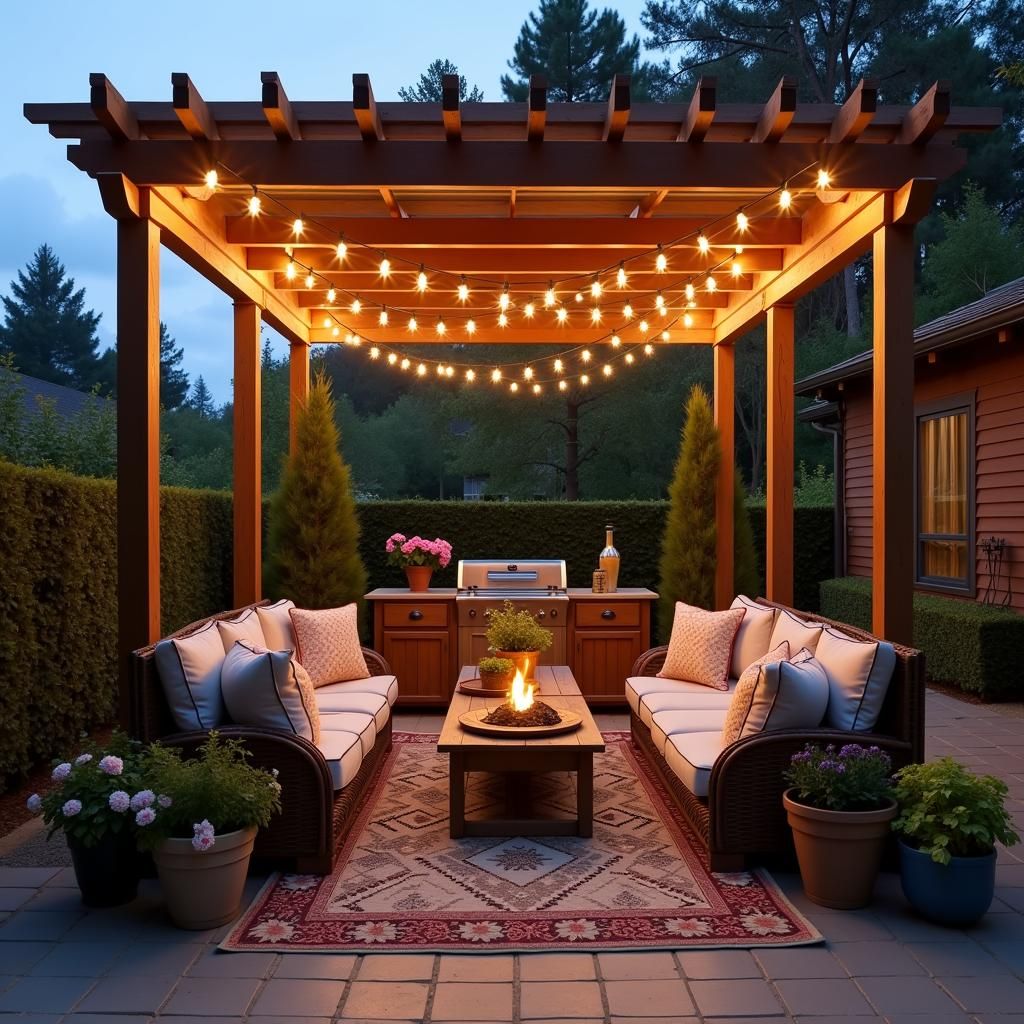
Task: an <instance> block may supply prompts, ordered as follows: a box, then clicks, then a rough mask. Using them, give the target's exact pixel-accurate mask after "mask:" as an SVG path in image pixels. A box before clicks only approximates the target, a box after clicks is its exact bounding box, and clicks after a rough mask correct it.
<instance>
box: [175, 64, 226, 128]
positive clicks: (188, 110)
mask: <svg viewBox="0 0 1024 1024" xmlns="http://www.w3.org/2000/svg"><path fill="white" fill-rule="evenodd" d="M171 102H172V103H173V104H174V112H175V114H177V115H178V120H179V121H180V122H181V123H182V126H183V127H184V129H185V131H187V132H188V133H189V135H191V136H192V138H193V139H197V140H204V139H213V140H215V139H219V138H220V132H219V131H218V129H217V122H216V121H215V120H214V118H213V115H212V114H211V113H210V108H209V107H208V106H207V105H206V101H205V100H204V99H203V97H202V96H200V95H199V90H198V89H197V88H196V87H195V85H194V84H193V82H192V79H191V78H189V77H188V75H186V74H185V73H184V72H181V71H175V72H174V73H173V74H172V75H171Z"/></svg>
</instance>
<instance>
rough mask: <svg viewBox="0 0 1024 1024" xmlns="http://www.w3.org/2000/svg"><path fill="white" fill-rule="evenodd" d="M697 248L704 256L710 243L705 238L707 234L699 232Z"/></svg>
mask: <svg viewBox="0 0 1024 1024" xmlns="http://www.w3.org/2000/svg"><path fill="white" fill-rule="evenodd" d="M697 248H698V249H700V251H701V252H702V253H704V255H705V256H706V255H707V253H708V251H709V250H710V249H711V243H710V242H709V241H708V239H707V235H704V234H701V235H698V236H697Z"/></svg>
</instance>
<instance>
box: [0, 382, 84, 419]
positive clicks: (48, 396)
mask: <svg viewBox="0 0 1024 1024" xmlns="http://www.w3.org/2000/svg"><path fill="white" fill-rule="evenodd" d="M6 373H7V374H9V376H10V384H11V387H12V388H13V390H16V391H18V392H20V393H21V398H22V416H23V418H24V420H26V421H27V420H28V419H29V418H30V417H32V416H36V415H38V414H39V411H40V409H41V408H42V406H43V404H46V405H48V406H51V407H52V408H53V411H54V413H55V414H56V415H57V416H58V417H59V418H60V419H61V420H70V419H73V418H74V417H75V416H77V415H78V414H79V413H80V412H81V411H82V410H83V409H84V408H86V407H87V406H89V405H93V404H95V403H96V402H100V401H104V399H101V398H98V397H97V396H96V395H94V394H91V393H90V392H87V391H76V390H75V389H74V388H68V387H65V386H64V385H63V384H54V383H53V382H52V381H48V380H40V379H39V378H38V377H30V376H28V375H27V374H24V373H17V372H16V371H11V370H8V371H6Z"/></svg>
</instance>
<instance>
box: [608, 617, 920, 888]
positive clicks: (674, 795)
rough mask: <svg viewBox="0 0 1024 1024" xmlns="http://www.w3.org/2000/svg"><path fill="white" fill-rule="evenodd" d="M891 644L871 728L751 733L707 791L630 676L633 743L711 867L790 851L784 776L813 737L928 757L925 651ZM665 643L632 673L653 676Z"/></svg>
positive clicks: (899, 756)
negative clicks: (690, 776) (698, 791)
mask: <svg viewBox="0 0 1024 1024" xmlns="http://www.w3.org/2000/svg"><path fill="white" fill-rule="evenodd" d="M757 603H758V604H760V605H764V606H766V607H773V608H779V609H782V610H785V611H788V612H790V613H791V614H794V615H797V616H799V617H800V618H803V619H806V620H808V621H811V622H814V623H823V624H824V625H826V626H832V627H834V628H835V629H838V630H841V631H843V632H844V633H846V634H848V635H849V636H850V637H852V638H853V639H856V640H866V641H871V640H876V639H877V637H873V636H872V635H871V634H869V633H866V632H864V631H863V630H860V629H856V628H854V627H852V626H848V625H846V624H845V623H842V622H835V621H832V620H830V619H826V618H823V617H822V616H820V615H808V614H807V613H805V612H799V611H795V610H794V609H791V608H787V607H786V606H784V605H780V604H773V603H772V602H769V601H766V600H764V599H763V598H759V599H758V601H757ZM893 647H894V649H895V652H896V665H895V669H894V671H893V675H892V678H891V680H890V683H889V688H888V690H887V692H886V695H885V700H884V703H883V705H882V709H881V713H880V715H879V718H878V721H877V723H876V725H875V727H874V730H873V731H872V732H870V733H866V732H844V731H839V730H835V729H828V728H817V729H808V730H799V731H797V730H780V731H774V732H761V733H758V734H757V735H753V736H748V737H747V738H745V739H741V740H739V741H738V742H736V743H733V744H731V745H729V746H726V747H725V748H724V749H722V750H721V752H720V753H718V754H717V756H716V757H715V759H714V761H713V764H712V765H711V771H710V777H709V778H708V779H707V796H706V797H700V796H697V795H695V794H694V793H693V792H692V791H691V790H690V788H688V787H687V785H686V784H685V783H684V782H683V781H682V779H681V778H680V777H679V774H677V772H676V771H674V770H673V768H672V767H671V766H670V765H669V763H668V761H667V760H666V757H665V756H664V755H663V754H662V753H661V751H660V750H659V749H658V744H657V743H656V741H655V737H654V736H653V735H652V730H653V729H654V728H655V723H654V716H652V715H650V714H649V713H644V709H643V708H641V707H640V706H639V700H638V698H637V696H636V693H635V692H634V691H632V690H631V688H630V683H629V681H627V687H626V692H627V697H628V699H629V703H630V731H631V735H632V740H633V743H634V744H635V745H636V746H638V747H639V748H640V749H641V750H642V751H643V753H644V755H645V756H646V759H647V761H648V762H649V763H650V764H651V765H652V766H653V767H654V769H655V771H656V772H657V774H658V777H659V779H660V781H661V782H662V784H663V785H664V788H665V789H666V790H667V792H668V793H669V795H670V797H671V799H672V800H673V802H674V803H675V805H676V806H677V807H678V809H679V811H680V812H681V814H682V815H683V817H684V818H685V820H686V821H687V822H688V823H689V825H690V826H691V828H692V829H693V832H694V833H695V834H696V836H697V838H698V839H699V840H700V841H701V842H702V843H703V844H704V847H705V849H706V852H707V861H708V864H709V866H710V868H711V870H713V871H737V870H740V869H742V868H743V867H744V866H745V864H746V863H747V862H748V861H753V860H771V859H788V858H789V856H790V855H791V852H792V840H791V836H790V829H789V826H788V824H787V822H786V816H785V812H784V811H783V808H782V792H783V790H784V789H785V782H784V780H783V777H782V776H783V772H784V770H785V769H786V767H787V766H788V765H789V759H790V757H791V755H792V754H793V753H795V752H796V751H798V750H800V749H802V747H803V746H804V744H805V743H807V742H808V741H814V742H819V743H835V744H837V745H842V744H844V743H849V742H859V743H866V744H876V745H878V746H879V747H881V748H883V749H884V750H886V751H888V752H889V754H890V756H891V757H892V760H893V763H894V765H895V766H896V767H899V766H902V765H905V764H910V763H914V762H919V761H921V760H923V757H924V682H925V675H924V656H923V655H922V654H921V652H920V651H916V650H914V649H912V648H909V647H902V646H900V645H898V644H893ZM667 650H668V648H667V647H656V648H653V649H652V650H650V651H647V652H646V653H645V654H642V655H641V656H640V658H638V659H637V661H636V663H635V664H634V666H633V671H632V675H631V677H630V680H634V679H641V680H643V679H650V677H653V676H656V674H657V672H658V671H659V670H660V669H661V668H662V666H663V665H664V663H665V655H666V652H667ZM688 685H693V684H688ZM645 719H647V720H646V721H645Z"/></svg>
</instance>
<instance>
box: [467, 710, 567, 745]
mask: <svg viewBox="0 0 1024 1024" xmlns="http://www.w3.org/2000/svg"><path fill="white" fill-rule="evenodd" d="M492 710H493V709H492V708H477V709H476V710H474V711H467V712H465V714H462V715H459V723H460V724H461V725H462V727H463V729H468V730H469V731H470V732H479V733H483V734H484V735H485V736H501V737H502V738H503V739H512V738H518V739H524V740H525V739H530V738H531V737H533V736H557V735H558V734H559V733H562V732H572V731H573V730H574V729H578V728H579V727H580V726H581V725H582V724H583V718H582V716H581V715H577V714H576V712H574V711H563V710H561V709H560V708H559V709H556V710H557V711H558V713H559V714H560V715H561V716H562V720H561V721H560V722H559V723H558V724H557V725H524V726H517V725H488V724H487V723H486V722H484V721H483V719H484V718H486V717H487V716H488V715H489V714H490V713H491V711H492Z"/></svg>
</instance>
